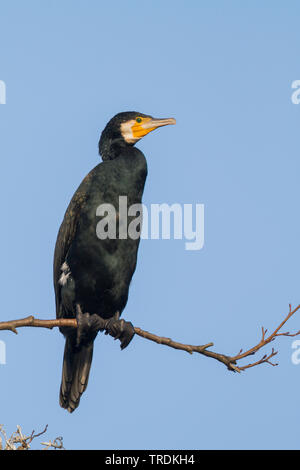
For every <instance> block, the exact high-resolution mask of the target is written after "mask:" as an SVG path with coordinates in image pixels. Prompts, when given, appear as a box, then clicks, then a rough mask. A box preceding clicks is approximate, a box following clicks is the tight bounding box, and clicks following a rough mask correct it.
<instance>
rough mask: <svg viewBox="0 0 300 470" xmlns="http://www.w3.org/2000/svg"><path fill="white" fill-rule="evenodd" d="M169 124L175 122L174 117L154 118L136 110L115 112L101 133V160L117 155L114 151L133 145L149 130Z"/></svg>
mask: <svg viewBox="0 0 300 470" xmlns="http://www.w3.org/2000/svg"><path fill="white" fill-rule="evenodd" d="M169 124H176V120H175V119H174V118H165V119H156V118H153V117H152V116H149V115H147V114H142V113H138V112H136V111H127V112H123V113H119V114H116V116H114V117H113V118H112V119H111V120H110V121H109V122H108V123H107V125H106V127H105V129H104V130H103V132H102V134H101V138H100V141H99V153H100V155H101V156H102V159H103V160H111V159H113V158H115V156H117V155H116V152H118V150H120V149H121V148H124V147H126V146H130V145H134V144H135V143H136V142H138V141H139V140H140V139H141V138H142V137H144V136H145V135H147V134H149V132H152V131H154V129H157V128H158V127H162V126H167V125H169Z"/></svg>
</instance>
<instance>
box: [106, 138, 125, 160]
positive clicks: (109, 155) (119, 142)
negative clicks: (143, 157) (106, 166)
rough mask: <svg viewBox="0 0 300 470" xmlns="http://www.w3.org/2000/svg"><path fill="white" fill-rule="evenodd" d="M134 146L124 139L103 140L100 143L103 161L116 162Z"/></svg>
mask: <svg viewBox="0 0 300 470" xmlns="http://www.w3.org/2000/svg"><path fill="white" fill-rule="evenodd" d="M131 147H132V145H131V144H128V143H127V142H125V140H124V139H122V138H116V139H109V138H108V139H101V140H100V142H99V153H100V155H101V156H102V160H103V161H105V160H114V159H115V158H117V157H118V156H119V155H120V154H121V153H122V152H123V151H124V150H126V149H127V148H131Z"/></svg>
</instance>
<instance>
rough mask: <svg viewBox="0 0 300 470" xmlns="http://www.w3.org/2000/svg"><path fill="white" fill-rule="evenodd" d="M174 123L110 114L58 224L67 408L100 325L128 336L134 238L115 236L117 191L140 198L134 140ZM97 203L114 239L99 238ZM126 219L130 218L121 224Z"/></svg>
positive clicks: (57, 283) (73, 402) (74, 402)
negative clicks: (108, 211)
mask: <svg viewBox="0 0 300 470" xmlns="http://www.w3.org/2000/svg"><path fill="white" fill-rule="evenodd" d="M175 123H176V121H175V119H173V118H169V119H154V118H153V117H151V116H149V115H145V114H142V113H138V112H134V111H131V112H123V113H119V114H117V115H116V116H114V117H113V118H112V119H111V120H110V121H109V122H108V124H107V125H106V127H105V129H104V130H103V132H102V134H101V137H100V141H99V153H100V155H101V157H102V160H103V162H102V163H99V164H98V165H97V166H96V167H95V168H94V169H93V170H92V171H91V172H90V173H89V174H88V175H87V176H86V177H85V178H84V180H83V181H82V183H81V184H80V186H79V188H78V189H77V191H76V192H75V194H74V196H73V198H72V200H71V202H70V204H69V206H68V208H67V211H66V213H65V216H64V219H63V222H62V224H61V226H60V229H59V233H58V236H57V241H56V246H55V253H54V287H55V297H56V317H57V318H76V319H77V325H78V327H77V328H76V329H74V328H73V329H72V328H67V327H62V328H60V331H61V332H62V333H63V334H64V336H65V338H66V344H65V350H64V358H63V369H62V382H61V387H60V405H61V406H62V407H63V408H66V409H67V410H68V411H69V412H73V411H74V410H75V409H76V408H77V407H78V405H79V401H80V397H81V395H82V393H83V392H84V390H85V389H86V387H87V383H88V378H89V372H90V367H91V362H92V355H93V343H94V339H95V338H96V336H97V333H98V331H99V330H100V331H104V330H105V332H106V333H108V334H110V335H112V336H113V337H115V338H119V340H120V342H121V349H123V348H125V347H126V346H127V345H128V344H129V342H130V341H131V339H132V337H133V335H134V328H133V325H132V324H131V323H130V322H125V321H124V320H120V319H119V317H120V315H121V313H122V311H123V309H124V307H125V305H126V303H127V298H128V290H129V284H130V281H131V278H132V275H133V273H134V271H135V267H136V261H137V251H138V246H139V241H140V240H139V237H138V238H137V239H132V238H130V237H127V238H123V237H122V238H121V237H120V238H119V237H118V234H119V224H118V222H119V221H118V216H119V213H118V208H119V196H127V207H130V206H131V205H132V204H140V203H141V200H142V194H143V190H144V184H145V180H146V177H147V163H146V159H145V156H144V155H143V153H142V152H141V151H140V150H138V149H137V148H135V147H134V144H135V143H136V142H137V141H138V140H140V139H141V138H142V137H144V136H145V135H146V134H148V133H149V132H151V131H153V130H154V129H156V128H158V127H160V126H165V125H168V124H175ZM101 204H111V205H113V207H114V208H115V209H116V222H117V227H118V229H117V233H116V235H117V236H116V237H115V239H113V237H111V238H105V237H101V238H102V239H101V238H99V237H98V236H97V233H96V226H97V223H98V222H99V220H101V219H99V217H97V216H96V212H97V208H98V207H99V206H100V205H101ZM131 220H132V218H131ZM129 223H130V217H128V222H127V227H126V229H127V228H128V224H129Z"/></svg>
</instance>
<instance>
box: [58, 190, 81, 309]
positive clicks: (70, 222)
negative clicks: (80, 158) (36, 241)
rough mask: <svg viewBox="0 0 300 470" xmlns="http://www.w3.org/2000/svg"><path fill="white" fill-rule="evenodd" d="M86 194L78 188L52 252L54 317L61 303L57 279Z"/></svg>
mask: <svg viewBox="0 0 300 470" xmlns="http://www.w3.org/2000/svg"><path fill="white" fill-rule="evenodd" d="M87 198H88V196H87V192H86V191H83V190H81V188H79V189H78V190H77V191H76V193H75V194H74V196H73V198H72V200H71V202H70V204H69V206H68V208H67V210H66V213H65V216H64V219H63V221H62V224H61V226H60V229H59V232H58V235H57V240H56V245H55V251H54V266H53V275H54V289H55V300H56V315H58V313H59V307H60V302H61V296H60V288H61V286H60V284H59V282H58V281H59V278H60V276H61V267H62V264H63V263H64V261H65V259H66V256H67V253H68V251H69V248H70V246H71V244H72V241H73V240H74V237H75V233H76V230H77V226H78V221H79V218H80V214H81V211H82V208H83V207H84V205H85V203H86V201H87Z"/></svg>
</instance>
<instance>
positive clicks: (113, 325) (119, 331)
mask: <svg viewBox="0 0 300 470" xmlns="http://www.w3.org/2000/svg"><path fill="white" fill-rule="evenodd" d="M105 334H106V335H110V336H112V337H113V338H114V339H115V340H116V339H119V340H120V343H121V345H120V347H121V349H125V348H126V347H127V346H128V345H129V343H130V341H131V340H132V338H133V337H134V334H135V332H134V326H133V324H132V323H131V322H129V321H125V320H123V319H122V320H119V315H115V316H114V317H113V318H111V319H109V320H108V321H107V323H106V326H105Z"/></svg>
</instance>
